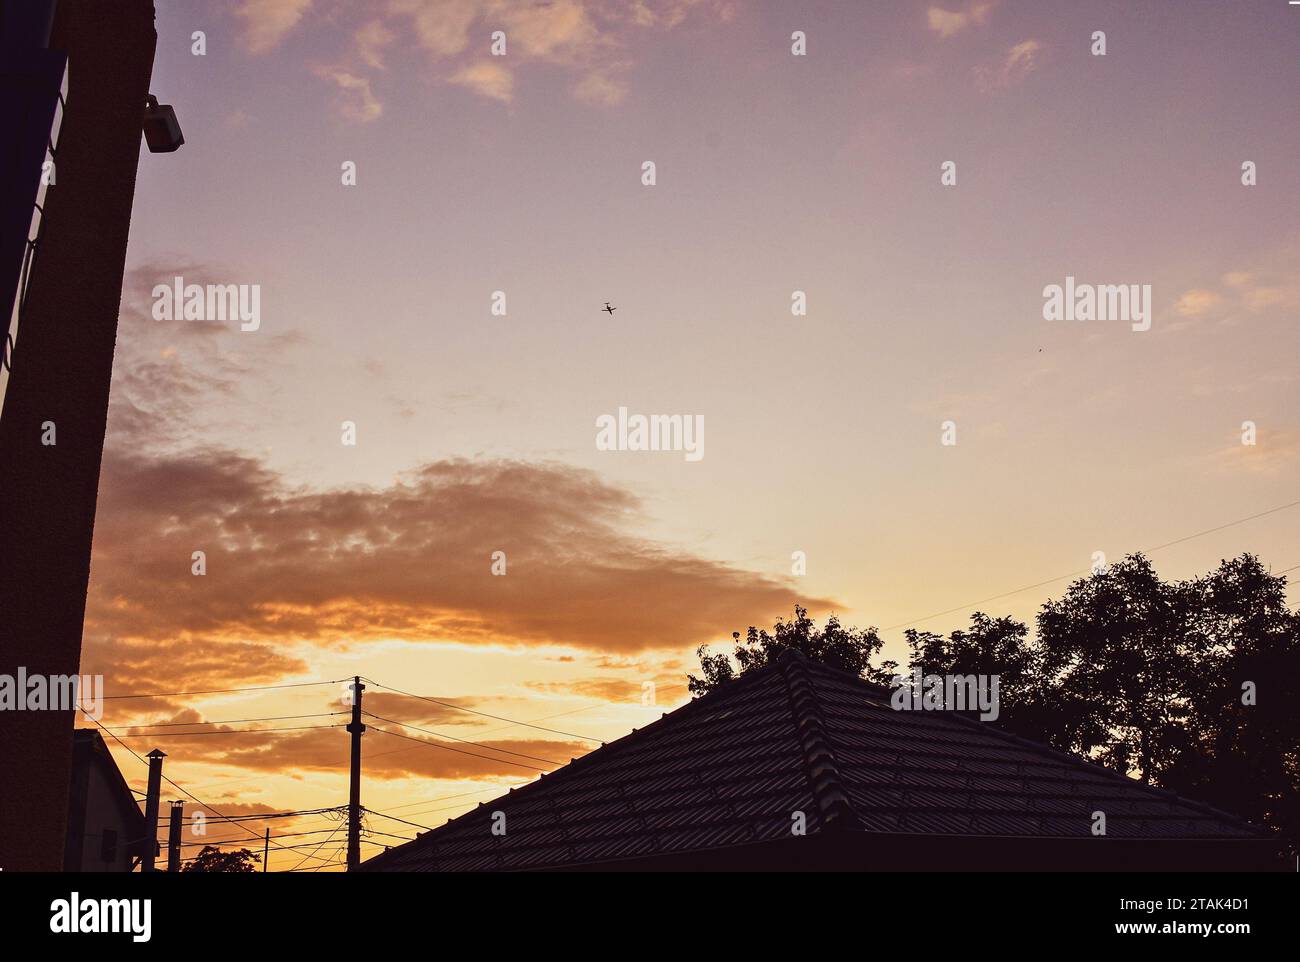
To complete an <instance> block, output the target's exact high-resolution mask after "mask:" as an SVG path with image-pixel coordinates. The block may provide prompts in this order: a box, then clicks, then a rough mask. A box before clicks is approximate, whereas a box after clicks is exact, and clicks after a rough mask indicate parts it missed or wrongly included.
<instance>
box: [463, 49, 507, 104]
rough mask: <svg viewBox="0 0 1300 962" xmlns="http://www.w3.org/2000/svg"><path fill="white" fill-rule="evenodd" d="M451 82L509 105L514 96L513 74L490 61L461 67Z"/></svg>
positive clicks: (481, 61) (480, 61)
mask: <svg viewBox="0 0 1300 962" xmlns="http://www.w3.org/2000/svg"><path fill="white" fill-rule="evenodd" d="M451 82H452V83H454V84H459V85H460V86H462V87H467V88H468V89H470V90H472V91H474V92H475V93H478V94H482V95H483V96H484V97H491V98H492V99H493V100H500V101H502V102H504V103H509V102H510V100H511V98H512V97H513V96H514V89H515V77H514V74H513V73H511V72H510V70H508V69H507V68H506V67H504V66H502V65H501V64H500V63H496V62H493V61H491V60H479V61H477V62H476V63H472V64H469V65H468V66H465V67H462V68H461V69H460V71H459V72H457V73H456V74H455V75H453V76H452V78H451Z"/></svg>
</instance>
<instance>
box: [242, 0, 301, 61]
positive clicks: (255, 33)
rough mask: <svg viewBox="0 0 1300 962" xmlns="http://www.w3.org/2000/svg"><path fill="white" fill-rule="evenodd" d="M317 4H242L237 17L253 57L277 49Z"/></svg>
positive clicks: (269, 0)
mask: <svg viewBox="0 0 1300 962" xmlns="http://www.w3.org/2000/svg"><path fill="white" fill-rule="evenodd" d="M312 2H313V0H241V2H240V4H239V6H238V7H236V8H235V16H237V17H239V18H240V19H241V20H242V21H243V33H242V35H241V37H240V39H241V40H242V42H243V45H244V48H245V49H246V50H248V51H249V52H250V53H266V52H267V51H269V50H273V49H274V48H275V47H277V46H278V45H279V44H280V42H281V41H282V40H284V38H285V37H286V36H288V34H289V32H290V31H292V30H293V28H294V27H296V26H297V25H298V24H299V23H300V22H301V21H302V19H303V17H304V16H305V15H306V13H307V11H308V10H309V9H310V8H311V5H312Z"/></svg>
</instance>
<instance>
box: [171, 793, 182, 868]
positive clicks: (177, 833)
mask: <svg viewBox="0 0 1300 962" xmlns="http://www.w3.org/2000/svg"><path fill="white" fill-rule="evenodd" d="M184 817H185V803H184V802H182V801H177V802H172V812H171V818H170V820H169V821H168V822H167V871H169V872H179V871H180V870H181V821H182V819H183V818H184Z"/></svg>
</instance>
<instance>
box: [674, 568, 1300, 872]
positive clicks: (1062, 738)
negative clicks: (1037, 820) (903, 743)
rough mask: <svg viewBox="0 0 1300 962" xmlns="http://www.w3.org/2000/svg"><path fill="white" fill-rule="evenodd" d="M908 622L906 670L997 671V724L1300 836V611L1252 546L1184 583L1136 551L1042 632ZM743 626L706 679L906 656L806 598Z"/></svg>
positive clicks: (699, 684) (886, 669)
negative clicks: (758, 623)
mask: <svg viewBox="0 0 1300 962" xmlns="http://www.w3.org/2000/svg"><path fill="white" fill-rule="evenodd" d="M905 637H906V641H907V646H908V652H909V658H908V666H907V668H908V670H909V671H912V670H917V669H919V670H920V671H922V672H923V673H924V674H935V675H997V676H999V716H998V721H997V723H996V724H997V725H998V726H999V727H1001V728H1003V729H1005V730H1008V731H1011V732H1013V733H1015V734H1018V735H1021V736H1023V737H1025V738H1029V739H1032V740H1034V741H1039V742H1045V743H1047V744H1050V745H1051V746H1052V747H1054V748H1057V749H1059V750H1062V751H1068V752H1072V753H1075V754H1079V755H1083V756H1085V757H1088V758H1090V759H1092V760H1094V761H1097V762H1100V763H1101V764H1104V765H1107V766H1109V767H1111V768H1114V769H1115V770H1117V771H1119V772H1122V773H1123V774H1125V775H1129V776H1132V777H1136V778H1140V779H1141V780H1142V781H1144V782H1148V783H1153V784H1156V785H1160V786H1161V787H1164V788H1169V789H1172V790H1174V791H1178V792H1181V793H1184V794H1186V795H1188V796H1189V797H1191V798H1197V799H1201V800H1203V801H1206V802H1208V803H1210V804H1212V805H1215V806H1217V807H1219V808H1222V809H1224V810H1225V811H1229V812H1233V813H1235V814H1237V815H1239V816H1241V817H1243V818H1246V819H1248V820H1250V821H1252V822H1254V823H1256V824H1257V825H1264V826H1268V827H1270V828H1272V829H1273V830H1274V831H1277V832H1279V833H1280V834H1282V835H1283V836H1284V837H1285V838H1286V839H1287V841H1288V843H1289V845H1290V847H1291V848H1292V850H1293V851H1300V612H1293V611H1291V610H1290V609H1289V608H1288V607H1287V602H1286V578H1285V577H1282V576H1277V575H1272V574H1270V573H1269V572H1268V571H1267V569H1266V568H1265V567H1264V566H1263V565H1262V564H1261V563H1260V561H1259V559H1258V558H1257V557H1255V556H1254V555H1250V554H1243V555H1241V556H1240V557H1238V558H1234V559H1232V560H1230V561H1223V562H1221V563H1220V565H1219V567H1218V568H1217V569H1215V570H1214V571H1212V572H1210V573H1209V574H1208V575H1206V576H1205V577H1203V578H1198V579H1192V580H1189V581H1175V582H1165V581H1162V580H1161V579H1160V577H1159V575H1158V574H1157V573H1156V571H1155V569H1154V567H1153V566H1152V564H1151V562H1150V561H1149V560H1148V559H1147V558H1146V557H1145V556H1144V555H1142V554H1140V553H1139V554H1133V555H1129V556H1128V557H1126V558H1124V559H1123V560H1122V561H1120V562H1118V563H1116V564H1114V565H1111V566H1110V567H1109V568H1107V569H1104V570H1100V571H1096V572H1094V573H1092V574H1090V575H1089V576H1087V577H1085V578H1080V579H1078V580H1076V581H1075V582H1073V583H1072V584H1071V585H1070V586H1069V587H1068V588H1067V589H1066V592H1065V594H1064V595H1063V596H1062V597H1061V598H1060V599H1059V600H1049V601H1047V602H1046V603H1045V604H1044V605H1043V606H1042V607H1041V608H1040V610H1039V612H1038V616H1037V619H1036V632H1035V636H1034V637H1033V638H1030V637H1029V632H1028V629H1027V628H1026V626H1025V625H1024V624H1022V623H1021V622H1018V621H1016V620H1014V619H1012V618H991V617H989V616H988V615H986V614H984V613H982V612H976V613H975V614H974V615H972V616H971V622H970V627H969V628H968V629H965V630H963V629H958V630H956V631H953V632H952V633H950V634H949V635H947V636H944V635H942V634H940V633H937V632H932V631H918V630H916V629H908V630H907V632H906V633H905ZM732 639H733V641H734V648H733V651H732V654H731V656H730V657H728V656H727V655H725V654H710V653H709V652H708V651H707V650H706V648H705V647H704V646H701V647H700V649H699V651H698V655H699V658H700V666H701V669H702V671H703V678H696V677H695V676H693V675H691V676H689V679H690V686H689V687H690V690H691V692H692V693H693V694H696V695H699V694H705V693H707V692H709V691H712V690H713V689H715V688H717V687H718V686H720V685H724V684H726V683H727V682H729V681H731V680H732V679H733V678H735V677H736V676H737V675H739V674H743V673H745V672H747V671H751V670H753V669H755V668H759V667H762V666H763V665H766V664H768V663H769V662H770V661H772V660H773V659H774V658H776V657H777V656H778V655H779V654H780V653H781V652H782V651H784V650H786V649H788V648H793V649H795V650H798V651H800V652H802V653H803V654H804V655H806V656H807V657H808V658H810V659H813V660H816V661H821V662H824V663H826V664H829V665H833V666H834V667H837V668H842V669H844V670H846V671H851V672H854V673H855V674H858V675H860V676H862V677H864V678H866V679H867V680H869V681H872V682H875V683H878V684H891V683H892V682H893V679H894V676H895V674H896V672H897V670H898V666H897V664H896V663H895V662H892V661H886V662H883V663H882V664H881V666H880V667H878V668H877V667H874V666H873V664H872V659H873V658H875V657H876V656H877V655H878V654H879V653H880V650H881V648H882V646H883V641H882V640H881V638H880V637H879V635H878V634H877V632H876V629H875V628H867V629H850V628H844V627H843V626H841V625H840V623H839V621H838V619H837V618H835V617H834V616H832V617H831V618H830V619H829V620H828V621H827V623H826V626H825V627H824V628H822V629H818V628H817V627H816V625H814V624H813V622H812V620H811V619H809V618H808V613H807V610H806V609H804V608H801V607H799V606H796V607H795V618H794V620H793V621H790V622H786V621H783V620H778V621H777V623H776V625H775V626H774V628H773V630H772V632H771V633H769V632H768V631H766V630H762V631H760V630H759V629H757V628H754V627H751V628H750V629H749V631H748V632H747V633H746V635H745V638H744V639H743V640H742V639H741V637H740V633H739V632H735V633H733V634H732ZM733 659H734V664H733Z"/></svg>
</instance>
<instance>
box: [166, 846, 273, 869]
mask: <svg viewBox="0 0 1300 962" xmlns="http://www.w3.org/2000/svg"><path fill="white" fill-rule="evenodd" d="M260 861H262V856H260V855H254V854H253V853H252V852H250V851H249V850H248V849H246V848H241V849H237V850H235V851H233V852H223V851H222V850H221V849H219V848H217V847H216V846H215V845H204V846H203V848H202V850H200V852H199V854H198V855H197V856H196V857H195V858H194V861H192V862H190V864H189V865H186V866H185V868H184V869H182V870H181V871H184V872H255V871H257V869H256V868H255V866H256V864H257V863H258V862H260Z"/></svg>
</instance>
